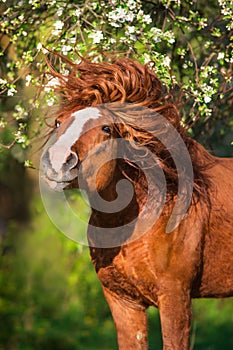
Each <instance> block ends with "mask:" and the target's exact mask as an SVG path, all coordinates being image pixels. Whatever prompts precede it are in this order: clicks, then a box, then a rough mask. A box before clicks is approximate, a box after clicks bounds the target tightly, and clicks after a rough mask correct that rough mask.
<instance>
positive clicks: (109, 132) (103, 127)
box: [102, 125, 111, 134]
mask: <svg viewBox="0 0 233 350" xmlns="http://www.w3.org/2000/svg"><path fill="white" fill-rule="evenodd" d="M102 131H104V132H106V133H107V134H111V129H110V127H109V126H107V125H104V126H102Z"/></svg>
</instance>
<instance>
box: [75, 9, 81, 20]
mask: <svg viewBox="0 0 233 350" xmlns="http://www.w3.org/2000/svg"><path fill="white" fill-rule="evenodd" d="M80 15H81V11H80V9H76V10H75V16H77V17H78V18H79V17H80Z"/></svg>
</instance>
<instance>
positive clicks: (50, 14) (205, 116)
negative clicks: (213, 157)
mask: <svg viewBox="0 0 233 350" xmlns="http://www.w3.org/2000/svg"><path fill="white" fill-rule="evenodd" d="M0 13H1V16H2V20H1V32H2V34H1V39H0V45H1V52H0V55H1V59H2V63H1V66H0V73H1V77H0V89H1V90H0V91H1V92H0V94H1V98H2V101H3V102H4V104H2V107H1V109H0V112H1V115H0V128H1V136H2V137H1V139H2V140H1V145H0V147H1V150H2V151H4V150H5V149H6V148H8V149H9V148H11V147H15V145H20V147H21V148H22V149H26V148H27V147H28V146H29V145H30V144H31V142H32V140H33V139H34V137H37V136H38V135H39V133H40V127H41V125H42V124H43V122H44V121H43V118H42V117H41V115H42V114H43V113H42V112H41V108H42V107H44V106H45V105H46V106H47V107H51V106H52V105H54V104H56V102H57V98H56V95H55V94H54V85H56V84H57V83H58V82H57V81H55V80H50V79H49V74H47V75H46V77H47V82H46V80H45V74H44V73H45V72H46V71H47V72H48V68H47V64H46V60H45V56H48V59H49V60H51V64H52V65H53V66H54V67H55V68H56V69H58V70H59V71H60V72H63V74H66V73H67V72H68V69H69V67H68V66H67V64H66V63H65V62H64V60H62V59H61V58H59V56H56V55H52V54H51V52H55V53H59V54H60V55H63V56H65V57H67V58H69V59H71V60H73V61H74V62H78V61H79V60H80V56H84V57H87V58H88V59H90V60H93V61H102V60H104V59H107V57H108V56H109V57H112V56H122V55H127V56H129V57H133V58H135V59H138V60H139V61H141V62H142V63H147V62H151V61H152V62H154V69H155V71H156V73H157V75H158V76H159V78H160V79H161V80H162V81H163V82H164V83H165V84H166V85H167V86H168V87H169V88H170V89H171V91H172V92H173V93H174V96H175V98H176V99H177V100H178V101H179V103H180V108H181V112H182V117H183V118H184V121H185V122H186V123H187V124H190V127H192V126H193V124H195V126H194V127H192V128H190V133H194V134H195V136H198V137H199V138H201V139H202V141H203V142H204V141H206V140H208V141H209V145H210V144H211V145H212V147H213V148H216V149H217V148H218V147H219V143H220V142H219V137H221V144H226V145H228V148H227V151H226V153H230V152H232V151H231V148H230V142H231V141H232V138H230V136H229V135H230V134H231V133H232V128H233V119H232V115H230V113H229V106H230V103H231V101H232V80H231V79H232V63H233V58H232V29H233V27H232V25H233V12H232V7H231V0H214V1H212V2H211V3H206V2H205V1H204V0H201V1H194V0H187V1H185V2H184V1H180V0H160V1H159V0H158V1H153V2H151V1H142V0H128V1H123V0H101V1H100V0H94V1H90V0H80V1H77V0H76V1H60V0H50V1H46V0H43V1H41V0H20V1H15V0H9V1H8V0H1V1H0ZM41 86H44V91H43V92H41V89H37V87H38V88H39V87H41ZM39 92H40V93H39ZM32 119H33V121H34V122H33V127H32V131H31V133H30V136H29V134H28V126H29V125H30V124H31V121H32ZM200 130H201V131H200ZM207 134H208V137H207ZM220 153H221V152H220ZM21 158H22V157H21ZM21 160H22V159H21ZM24 160H26V156H25V157H24ZM26 165H29V166H30V162H29V161H26Z"/></svg>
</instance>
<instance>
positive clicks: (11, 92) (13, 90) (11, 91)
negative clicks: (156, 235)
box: [7, 87, 17, 96]
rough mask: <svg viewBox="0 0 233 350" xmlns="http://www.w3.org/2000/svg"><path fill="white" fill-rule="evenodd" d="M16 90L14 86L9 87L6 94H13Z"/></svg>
mask: <svg viewBox="0 0 233 350" xmlns="http://www.w3.org/2000/svg"><path fill="white" fill-rule="evenodd" d="M16 92H17V90H16V89H15V88H14V87H11V88H10V89H9V90H8V91H7V96H14V94H16Z"/></svg>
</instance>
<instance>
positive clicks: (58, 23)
mask: <svg viewBox="0 0 233 350" xmlns="http://www.w3.org/2000/svg"><path fill="white" fill-rule="evenodd" d="M53 26H54V28H55V29H54V30H52V34H53V35H55V36H58V35H59V34H60V33H61V30H62V28H63V27H64V23H63V22H62V21H60V20H58V21H56V22H54V23H53Z"/></svg>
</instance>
